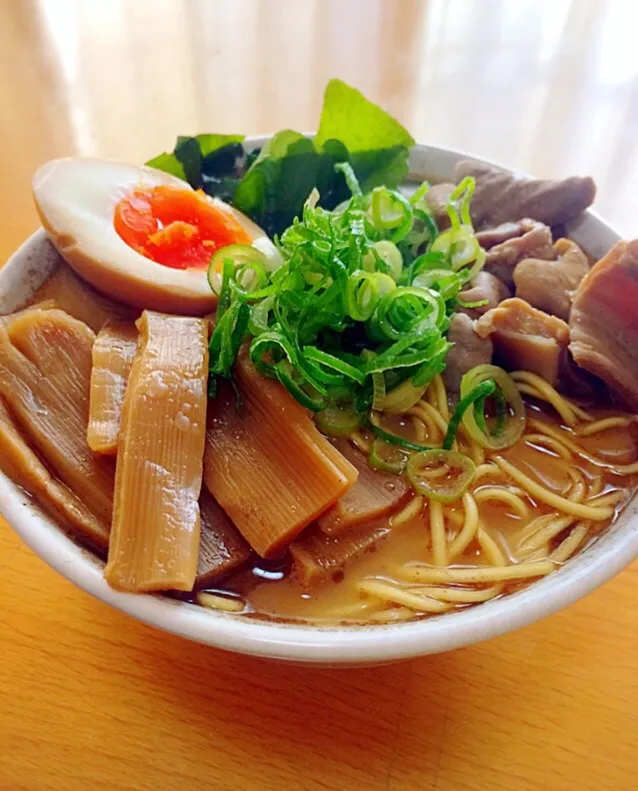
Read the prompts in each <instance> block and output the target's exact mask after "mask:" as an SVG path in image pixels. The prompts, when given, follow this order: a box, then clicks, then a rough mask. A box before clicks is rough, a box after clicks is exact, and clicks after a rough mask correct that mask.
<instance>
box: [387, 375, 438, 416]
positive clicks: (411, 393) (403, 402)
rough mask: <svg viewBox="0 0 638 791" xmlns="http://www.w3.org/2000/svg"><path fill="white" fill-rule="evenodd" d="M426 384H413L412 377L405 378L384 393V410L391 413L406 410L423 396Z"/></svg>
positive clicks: (399, 412)
mask: <svg viewBox="0 0 638 791" xmlns="http://www.w3.org/2000/svg"><path fill="white" fill-rule="evenodd" d="M426 388H427V384H422V385H415V384H414V382H413V381H412V379H406V380H405V382H401V384H400V385H398V386H397V387H395V388H394V390H391V391H390V392H389V393H387V394H386V397H385V404H384V407H383V409H384V411H385V412H388V413H389V414H391V415H400V414H402V413H403V412H407V411H408V409H410V408H411V407H413V406H414V405H415V404H416V403H417V402H418V401H420V399H421V398H422V397H423V393H425V390H426Z"/></svg>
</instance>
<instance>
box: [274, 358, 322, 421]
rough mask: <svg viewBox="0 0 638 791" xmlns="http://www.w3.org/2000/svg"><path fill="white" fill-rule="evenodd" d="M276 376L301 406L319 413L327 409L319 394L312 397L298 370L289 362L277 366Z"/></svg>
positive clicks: (283, 361)
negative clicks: (304, 385) (301, 380)
mask: <svg viewBox="0 0 638 791" xmlns="http://www.w3.org/2000/svg"><path fill="white" fill-rule="evenodd" d="M275 375H276V376H277V379H279V381H280V382H281V384H282V385H283V386H284V387H285V388H286V390H287V391H288V392H289V393H290V395H291V396H292V397H293V398H294V399H295V400H296V401H298V402H299V403H300V404H301V406H305V407H306V408H307V409H311V410H312V411H313V412H319V411H320V410H322V409H323V408H324V407H325V401H324V400H323V399H322V398H321V396H320V395H319V394H317V395H311V394H310V393H308V392H307V391H306V390H305V389H304V387H303V385H302V384H301V382H300V380H299V377H298V375H297V371H296V369H295V368H294V367H293V365H292V364H291V363H290V361H289V360H287V359H285V358H284V359H283V360H280V361H279V362H278V363H277V365H276V366H275Z"/></svg>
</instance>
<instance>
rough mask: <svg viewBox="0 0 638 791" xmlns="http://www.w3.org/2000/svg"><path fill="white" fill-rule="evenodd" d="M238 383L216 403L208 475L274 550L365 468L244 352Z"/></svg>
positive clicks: (238, 517)
mask: <svg viewBox="0 0 638 791" xmlns="http://www.w3.org/2000/svg"><path fill="white" fill-rule="evenodd" d="M234 376H235V382H236V384H237V387H238V389H239V391H240V393H241V397H242V401H241V408H240V409H238V408H237V398H236V396H235V393H234V392H233V389H232V388H231V387H230V385H227V384H226V383H222V386H221V387H220V392H219V395H218V397H217V398H216V399H215V400H212V401H211V402H210V404H209V407H208V429H207V432H206V456H205V459H204V482H205V483H206V486H207V487H208V489H209V490H210V492H211V493H212V495H213V497H214V498H215V499H216V500H217V502H218V503H219V504H220V505H221V507H222V508H223V509H224V511H225V512H226V513H227V514H228V516H229V517H230V518H231V519H232V520H233V522H234V523H235V525H236V526H237V529H238V530H239V531H240V533H242V535H243V536H244V538H245V539H246V540H247V541H248V543H249V544H250V545H251V546H252V547H253V549H254V550H255V551H256V552H258V553H259V554H260V555H261V556H262V557H273V556H275V555H277V554H278V553H280V552H281V551H283V550H284V549H285V548H286V547H287V546H288V544H289V543H290V542H291V541H292V540H293V539H294V538H295V537H296V536H297V535H298V534H299V533H300V532H301V530H303V528H304V527H306V526H307V525H309V524H310V523H311V522H312V521H313V520H314V519H316V518H317V517H318V516H319V515H320V514H322V513H323V512H324V511H325V510H326V509H327V508H329V507H330V506H331V505H333V503H335V502H336V501H337V500H338V499H339V498H340V497H341V496H342V495H343V494H345V492H346V490H347V489H349V488H350V486H352V484H353V483H354V482H355V481H356V480H357V476H358V473H357V470H356V468H355V467H353V466H352V464H351V463H350V462H349V461H348V460H347V459H345V458H344V457H343V456H342V455H341V453H339V451H338V450H337V449H336V448H335V447H334V445H332V444H331V443H330V442H329V441H328V440H327V439H326V438H325V437H324V436H323V435H322V434H320V433H319V431H318V430H317V428H316V427H315V424H314V422H313V421H312V418H311V417H310V414H309V413H308V411H307V410H305V409H304V408H303V407H302V406H300V405H299V404H298V403H297V402H296V401H295V400H294V398H293V397H292V396H291V395H290V394H289V393H288V391H287V390H286V389H285V388H284V387H283V386H282V385H280V384H279V383H278V382H275V381H273V380H272V379H267V378H266V377H264V376H261V375H260V374H258V373H257V371H256V370H255V368H254V367H253V365H252V364H251V362H250V360H249V359H248V357H247V355H246V354H245V353H244V352H242V353H240V355H239V357H238V360H237V363H236V365H235V370H234Z"/></svg>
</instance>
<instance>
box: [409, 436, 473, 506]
mask: <svg viewBox="0 0 638 791" xmlns="http://www.w3.org/2000/svg"><path fill="white" fill-rule="evenodd" d="M441 469H443V471H444V472H445V475H444V476H441V475H440V471H441ZM475 472H476V466H475V464H474V462H473V461H472V459H470V458H469V457H468V456H464V455H463V454H462V453H455V452H454V451H451V450H444V449H443V448H434V449H431V450H426V451H423V452H422V453H416V454H415V455H414V456H411V457H410V458H409V459H408V463H407V465H406V475H407V477H408V480H409V481H410V483H411V484H412V488H413V489H414V490H415V491H416V492H418V494H422V495H424V496H425V497H427V498H428V499H430V500H437V501H438V502H441V503H453V502H455V501H456V500H458V499H460V498H461V497H462V496H463V494H464V493H465V492H466V491H467V488H468V487H469V485H470V484H471V483H472V480H473V478H474V473H475Z"/></svg>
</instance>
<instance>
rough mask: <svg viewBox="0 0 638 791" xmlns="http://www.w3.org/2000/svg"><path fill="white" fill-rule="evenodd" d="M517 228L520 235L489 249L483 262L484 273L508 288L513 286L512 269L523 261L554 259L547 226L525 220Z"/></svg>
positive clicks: (550, 234) (554, 255)
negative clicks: (492, 276) (500, 281)
mask: <svg viewBox="0 0 638 791" xmlns="http://www.w3.org/2000/svg"><path fill="white" fill-rule="evenodd" d="M518 226H519V229H520V230H521V231H522V233H521V234H520V235H519V236H513V237H510V238H509V239H507V240H506V241H504V242H500V244H496V245H494V246H493V247H491V248H490V249H489V250H488V251H487V258H486V260H485V271H486V272H489V273H490V274H492V275H496V277H498V278H499V280H502V281H503V283H505V285H506V286H508V287H509V288H513V286H514V277H513V275H514V268H515V267H516V265H517V264H518V263H519V262H520V261H522V260H523V259H525V258H538V259H541V260H547V261H549V260H552V259H554V258H556V252H555V250H554V247H553V245H552V232H551V230H550V229H549V228H548V227H547V225H543V224H542V223H539V222H536V221H535V220H529V219H525V220H521V221H520V223H518ZM501 227H502V226H501Z"/></svg>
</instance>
